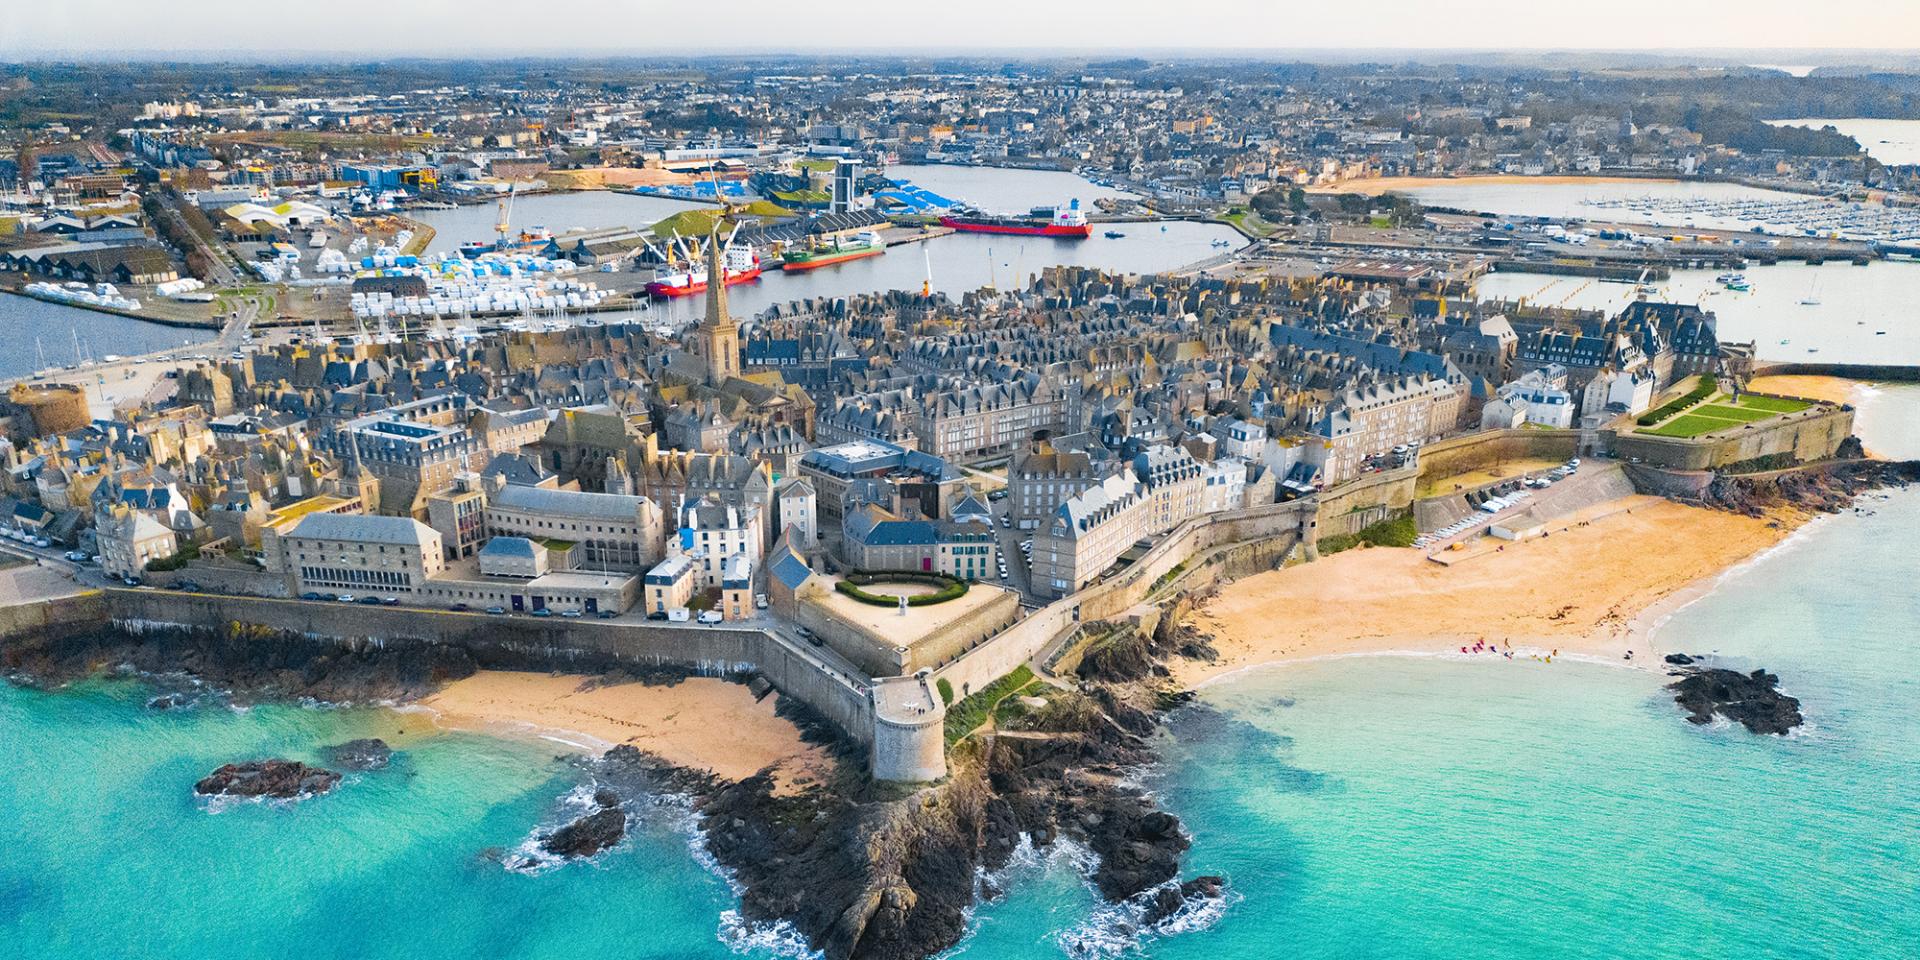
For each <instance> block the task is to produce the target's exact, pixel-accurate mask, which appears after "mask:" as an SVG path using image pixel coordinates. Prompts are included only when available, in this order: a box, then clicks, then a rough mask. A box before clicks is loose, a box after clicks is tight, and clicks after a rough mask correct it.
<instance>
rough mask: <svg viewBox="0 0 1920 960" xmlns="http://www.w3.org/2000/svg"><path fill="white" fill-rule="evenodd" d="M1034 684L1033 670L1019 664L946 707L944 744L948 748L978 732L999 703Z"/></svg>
mask: <svg viewBox="0 0 1920 960" xmlns="http://www.w3.org/2000/svg"><path fill="white" fill-rule="evenodd" d="M1036 682H1037V681H1035V679H1034V676H1033V671H1032V670H1029V669H1027V665H1026V664H1024V663H1023V664H1021V665H1019V666H1018V667H1015V668H1014V669H1013V672H1012V673H1009V674H1007V675H1006V676H1004V677H1001V678H1000V679H998V680H995V681H994V682H992V683H990V684H987V686H986V687H985V689H981V690H976V691H974V692H973V695H972V696H969V697H967V698H966V699H965V700H962V701H960V702H959V703H957V704H954V705H953V706H951V707H949V708H947V724H946V726H947V729H946V734H947V745H948V746H952V745H953V744H955V743H958V742H959V741H960V739H961V738H962V737H965V736H966V735H967V734H969V733H972V732H973V731H975V730H977V729H979V728H980V725H981V724H983V723H986V722H987V717H988V716H989V715H990V714H992V713H993V710H994V708H995V707H998V706H999V705H1000V701H1002V700H1005V699H1006V698H1008V697H1010V696H1013V695H1014V694H1015V693H1018V692H1019V691H1021V690H1022V689H1025V688H1026V687H1027V686H1028V685H1029V684H1033V683H1036ZM943 695H944V691H943Z"/></svg>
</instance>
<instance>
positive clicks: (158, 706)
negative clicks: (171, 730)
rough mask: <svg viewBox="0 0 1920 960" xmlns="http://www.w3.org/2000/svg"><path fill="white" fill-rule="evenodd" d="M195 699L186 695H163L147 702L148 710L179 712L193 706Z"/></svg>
mask: <svg viewBox="0 0 1920 960" xmlns="http://www.w3.org/2000/svg"><path fill="white" fill-rule="evenodd" d="M192 703H193V698H192V697H189V696H187V695H186V694H184V693H163V694H161V695H159V696H157V697H154V698H153V699H151V700H148V701H147V709H148V710H178V709H180V708H181V707H185V706H191V705H192Z"/></svg>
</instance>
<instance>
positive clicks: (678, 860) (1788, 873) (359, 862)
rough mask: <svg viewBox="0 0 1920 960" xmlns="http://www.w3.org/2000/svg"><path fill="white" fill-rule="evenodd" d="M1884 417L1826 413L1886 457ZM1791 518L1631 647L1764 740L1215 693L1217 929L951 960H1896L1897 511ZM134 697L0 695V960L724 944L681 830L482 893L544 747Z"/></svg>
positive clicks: (1902, 789)
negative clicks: (1671, 660) (1221, 893)
mask: <svg viewBox="0 0 1920 960" xmlns="http://www.w3.org/2000/svg"><path fill="white" fill-rule="evenodd" d="M1917 412H1920V392H1916V388H1912V387H1905V386H1888V387H1884V388H1881V390H1880V392H1878V393H1876V394H1873V395H1871V396H1870V397H1869V398H1868V399H1867V400H1866V401H1865V402H1864V403H1863V404H1862V412H1861V417H1860V429H1861V432H1862V433H1863V435H1865V436H1866V438H1867V442H1868V445H1869V446H1870V447H1871V448H1873V449H1875V450H1878V451H1881V452H1883V453H1885V454H1888V455H1891V456H1899V457H1913V456H1920V432H1916V431H1915V429H1914V428H1913V424H1914V423H1916V422H1920V415H1916V413H1917ZM1862 506H1863V508H1864V510H1865V511H1868V512H1862V513H1848V514H1842V515H1838V516H1833V517H1826V518H1822V519H1820V520H1818V521H1816V522H1814V523H1813V524H1811V525H1809V526H1808V527H1806V528H1803V529H1802V530H1801V531H1799V532H1798V533H1796V534H1795V535H1794V536H1793V537H1792V538H1790V539H1789V540H1788V541H1786V542H1785V543H1784V544H1783V545H1782V546H1780V547H1778V548H1776V549H1775V550H1774V551H1772V552H1770V553H1769V554H1767V555H1765V556H1763V557H1760V558H1758V559H1756V560H1755V561H1753V562H1751V563H1749V564H1747V565H1745V566H1743V567H1741V568H1738V569H1736V570H1734V571H1732V572H1730V573H1729V574H1728V575H1726V576H1725V577H1724V578H1723V579H1722V581H1721V582H1720V583H1719V584H1718V585H1717V586H1716V588H1715V589H1714V590H1713V591H1711V592H1709V593H1708V594H1707V595H1706V596H1704V597H1703V598H1702V599H1700V600H1698V601H1696V602H1695V603H1693V604H1691V605H1690V606H1687V607H1685V608H1683V609H1681V610H1679V611H1677V612H1676V613H1675V614H1674V615H1673V617H1672V618H1671V619H1670V620H1669V621H1668V622H1667V623H1665V624H1664V625H1662V626H1661V627H1660V628H1659V632H1658V633H1657V634H1656V642H1657V643H1658V644H1659V645H1660V646H1662V647H1663V648H1666V649H1674V648H1680V649H1684V650H1686V651H1689V652H1701V653H1709V654H1713V655H1716V656H1717V657H1718V659H1719V660H1720V661H1721V662H1722V663H1724V664H1725V665H1728V666H1735V667H1740V668H1743V669H1744V668H1750V667H1754V666H1764V667H1766V668H1767V669H1770V670H1772V671H1774V672H1776V673H1778V674H1779V675H1780V676H1781V677H1782V678H1783V685H1784V686H1785V687H1786V688H1787V689H1788V691H1789V692H1791V693H1793V694H1794V695H1796V696H1798V697H1800V698H1801V700H1802V708H1803V710H1804V711H1805V713H1806V715H1807V717H1808V723H1807V725H1806V726H1805V727H1804V728H1803V729H1802V731H1800V732H1798V733H1796V734H1795V735H1793V736H1790V737H1786V738H1772V737H1757V736H1753V735H1750V734H1748V733H1747V732H1746V731H1744V730H1742V729H1737V728H1732V727H1727V726H1720V725H1716V726H1712V727H1706V728H1699V727H1693V726H1691V725H1689V724H1687V723H1685V722H1684V721H1683V720H1682V719H1681V715H1680V712H1679V710H1678V708H1677V707H1675V706H1674V705H1673V704H1672V703H1670V702H1669V701H1668V699H1667V696H1666V695H1665V694H1664V693H1663V692H1662V691H1661V689H1660V685H1661V683H1662V681H1663V678H1662V677H1661V676H1659V675H1658V674H1655V673H1652V672H1647V671H1642V670H1635V669H1628V668H1625V667H1622V666H1618V665H1612V664H1597V663H1581V662H1577V661H1568V660H1563V661H1558V662H1556V663H1554V664H1552V665H1546V664H1540V663H1535V662H1531V661H1516V662H1509V661H1505V660H1493V659H1491V658H1488V659H1472V660H1466V659H1457V658H1447V657H1421V658H1410V657H1361V658H1351V659H1342V660H1328V661H1321V662H1315V663H1306V664H1294V665H1287V666H1280V667H1271V668H1263V669H1258V670H1253V671H1248V672H1244V673H1241V674H1238V675H1235V676H1232V677H1229V678H1226V679H1225V680H1223V681H1222V682H1219V683H1216V684H1213V685H1211V686H1209V687H1207V688H1206V689H1205V690H1204V691H1203V695H1202V697H1201V698H1200V700H1201V702H1200V706H1199V707H1197V708H1195V709H1191V710H1187V711H1183V712H1181V713H1179V714H1176V716H1175V718H1174V720H1173V722H1172V724H1171V725H1170V731H1169V733H1168V734H1167V735H1166V737H1165V740H1164V743H1163V748H1164V756H1165V762H1164V763H1162V764H1160V765H1159V766H1158V767H1157V768H1156V769H1154V770H1151V771H1147V772H1144V773H1143V774H1142V776H1143V777H1144V778H1145V780H1146V781H1147V782H1148V784H1149V785H1150V786H1151V787H1152V788H1153V789H1155V790H1156V791H1157V792H1158V793H1159V794H1160V795H1161V797H1162V798H1163V800H1164V801H1165V803H1166V804H1167V806H1168V807H1169V808H1171V809H1172V810H1174V811H1176V812H1178V813H1179V814H1180V815H1181V817H1182V818H1183V819H1184V820H1185V821H1186V823H1187V825H1188V827H1189V829H1191V830H1192V832H1193V834H1194V846H1193V850H1192V852H1191V853H1190V855H1189V857H1188V863H1187V871H1186V872H1187V874H1188V875H1193V874H1198V873H1220V874H1224V875H1226V876H1227V877H1228V878H1229V880H1230V883H1231V887H1230V889H1231V894H1230V896H1229V897H1228V899H1227V900H1226V902H1225V903H1224V904H1223V905H1222V907H1221V908H1220V909H1216V910H1211V911H1208V912H1203V913H1198V914H1195V915H1192V916H1186V917H1182V918H1179V919H1180V922H1179V923H1178V924H1176V927H1175V929H1172V930H1167V931H1162V932H1156V933H1150V934H1148V935H1146V936H1144V937H1137V938H1136V937H1134V936H1131V935H1127V934H1116V933H1115V930H1116V928H1117V924H1118V923H1120V922H1123V921H1125V920H1126V917H1125V916H1124V914H1123V913H1122V912H1120V911H1116V910H1114V909H1112V908H1108V907H1103V906H1101V905H1100V904H1098V903H1097V901H1096V898H1095V897H1094V896H1093V895H1092V893H1091V892H1090V891H1089V889H1088V887H1087V886H1086V884H1085V883H1084V882H1083V881H1082V879H1081V873H1082V870H1083V868H1084V866H1085V863H1084V859H1083V857H1082V856H1081V855H1079V853H1078V852H1077V851H1074V850H1071V849H1056V850H1053V851H1049V852H1043V853H1036V854H1032V855H1030V856H1025V857H1023V858H1021V860H1020V861H1019V863H1018V864H1017V865H1016V866H1014V867H1012V868H1010V869H1009V870H1008V871H1007V875H1006V876H1005V877H1003V878H1001V883H1002V885H1003V886H1004V887H1006V889H1007V890H1008V893H1007V895H1006V896H1005V897H1004V898H1002V899H1000V900H998V901H996V902H993V903H990V904H987V905H984V906H982V907H980V908H979V909H978V911H977V912H976V915H975V916H974V918H973V924H972V928H973V930H972V933H971V934H970V936H969V938H968V939H967V940H966V941H965V942H964V943H963V944H961V946H960V947H958V948H957V949H956V950H954V951H953V956H955V957H959V958H966V960H1028V958H1035V960H1037V958H1057V957H1068V956H1089V955H1114V954H1124V955H1139V956H1147V957H1153V958H1160V960H1240V958H1248V960H1253V958H1266V957H1273V956H1290V957H1305V958H1311V957H1327V958H1335V957H1338V958H1364V957H1381V958H1388V957H1391V958H1420V957H1434V958H1441V957H1448V958H1452V957H1492V958H1536V957H1556V958H1558V957H1591V958H1616V957H1618V958H1629V957H1631V958H1643V957H1656V958H1664V957H1673V958H1721V957H1745V956H1753V957H1769V958H1771V957H1789V958H1803V957H1804V958H1848V960H1853V958H1869V960H1870V958H1882V957H1884V958H1911V957H1916V956H1920V736H1916V734H1920V723H1917V722H1916V720H1915V712H1914V711H1915V706H1916V704H1920V671H1916V670H1915V669H1914V663H1915V660H1916V653H1917V652H1920V591H1916V590H1915V589H1914V577H1915V573H1916V571H1917V570H1920V566H1917V565H1916V561H1915V559H1914V554H1913V548H1912V545H1913V543H1914V542H1916V540H1920V489H1913V490H1908V491H1903V492H1897V493H1891V494H1888V495H1886V496H1885V497H1884V498H1868V499H1866V500H1863V501H1862ZM147 694H148V691H147V690H146V689H145V688H144V687H142V686H140V685H138V684H134V683H129V682H101V683H94V684H88V685H85V686H82V687H78V688H75V689H69V690H65V691H61V692H57V693H46V692H39V691H31V690H22V689H18V688H14V687H10V686H6V685H4V684H0V756H3V757H4V765H0V957H4V958H7V960H13V958H19V960H41V958H49V960H50V958H62V960H65V958H76V957H95V956H99V957H131V956H139V957H146V958H188V957H193V958H199V957H236V958H251V957H262V958H267V957H284V956H293V955H298V956H302V957H312V958H332V957H339V958H387V957H392V958H401V957H405V958H421V960H437V958H449V960H491V958H530V960H542V958H563V957H593V958H606V957H638V958H661V960H669V958H670V960H709V958H711V960H718V958H724V957H732V956H736V955H738V954H741V953H745V954H747V955H750V956H773V955H776V954H779V953H788V954H791V953H793V952H794V951H792V950H791V949H790V948H788V947H787V946H786V945H785V942H784V941H783V940H782V938H781V937H780V936H779V931H777V930H774V931H768V930H757V931H756V930H741V929H739V928H737V926H735V925H734V924H732V923H730V922H729V919H728V917H727V912H728V911H729V910H730V909H731V908H732V907H733V906H734V904H735V898H734V895H733V894H732V892H731V891H730V889H729V888H728V886H727V884H726V881H725V880H724V879H723V878H722V877H721V876H719V875H718V874H717V873H716V872H714V871H713V870H712V869H711V868H710V866H709V865H708V863H707V862H705V861H704V860H703V858H702V857H701V856H699V855H698V850H697V844H695V843H694V842H692V841H693V835H692V834H691V832H690V830H689V828H688V826H687V818H686V816H685V812H684V810H682V809H681V808H679V807H677V806H675V805H673V804H671V803H663V804H661V805H658V806H653V807H642V808H640V816H639V817H638V818H637V823H636V827H635V829H634V831H633V833H632V834H631V835H630V837H629V839H628V840H626V841H625V842H624V843H623V844H622V845H621V846H620V847H618V848H616V849H615V850H613V851H611V852H610V853H608V854H607V855H605V856H603V857H601V858H599V859H598V860H596V861H594V862H591V863H580V864H571V865H566V866H559V867H554V868H550V869H544V870H539V871H535V872H531V873H528V872H515V871H511V870H508V869H506V868H505V867H503V866H502V865H501V864H500V863H499V862H498V861H497V860H495V859H488V858H485V857H482V856H481V853H482V851H485V850H488V849H490V848H492V849H496V850H501V851H508V852H511V851H513V850H514V849H515V848H518V847H522V846H523V845H524V844H526V843H527V841H528V839H529V837H531V836H532V835H533V834H534V832H535V831H536V830H537V829H539V828H541V827H547V828H550V827H552V826H553V825H555V824H557V823H558V822H561V821H562V820H563V819H565V818H566V816H567V812H568V810H569V809H570V808H569V807H568V806H567V801H566V798H567V797H569V796H570V795H576V794H575V791H576V789H577V787H578V785H579V784H580V783H581V779H582V775H581V772H580V770H579V768H578V767H577V766H576V765H575V764H573V763H572V762H569V761H566V760H562V759H560V758H558V757H556V756H555V753H556V752H557V749H558V748H557V747H552V746H548V745H544V744H541V743H538V742H516V741H506V740H497V739H492V738H487V737H480V736H468V735H452V734H448V735H437V736H418V735H417V734H416V733H413V732H408V731H417V730H418V729H419V728H420V726H421V723H420V721H419V719H418V718H412V717H407V716H403V715H400V714H395V713H393V712H390V711H385V710H373V709H367V710H318V709H306V708H301V707H294V706H270V707H257V708H254V709H251V710H246V711H235V710H232V709H229V708H227V707H224V706H219V705H211V706H202V707H198V708H195V709H192V710H186V711H171V712H154V711H149V710H147V709H145V708H144V707H143V702H144V700H145V698H146V696H147ZM365 736H382V737H386V738H388V739H390V740H392V741H393V742H395V744H396V746H398V747H399V751H400V752H399V753H398V754H397V755H396V758H395V761H394V765H393V766H392V767H391V768H390V769H387V770H382V771H373V772H366V773H355V774H350V775H349V776H348V779H347V780H346V781H345V782H344V783H343V785H342V786H341V787H340V788H339V789H337V790H335V791H334V792H333V793H331V794H328V795H326V796H322V797H318V798H314V799H310V800H307V801H304V802H301V803H298V804H292V805H273V804H249V803H242V804H236V805H231V806H228V807H225V808H223V809H215V808H212V807H210V806H208V805H207V804H205V803H203V802H201V801H196V800H195V799H194V798H193V797H192V796H191V792H190V791H191V788H192V785H193V783H194V782H195V781H196V780H197V779H199V778H200V777H201V776H203V775H205V774H206V773H207V772H208V771H210V770H212V769H213V768H215V767H217V766H219V765H220V764H222V763H225V762H228V761H231V760H235V759H242V758H247V757H258V756H288V757H293V758H296V759H304V760H309V761H317V760H318V759H319V757H320V750H321V748H322V747H324V746H325V745H328V744H332V743H338V742H341V741H344V740H348V739H352V738H355V737H365Z"/></svg>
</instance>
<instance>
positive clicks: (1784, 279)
mask: <svg viewBox="0 0 1920 960" xmlns="http://www.w3.org/2000/svg"><path fill="white" fill-rule="evenodd" d="M1744 272H1745V274H1746V276H1747V279H1748V280H1749V281H1750V282H1751V285H1752V289H1751V290H1749V291H1746V292H1736V291H1732V290H1728V289H1726V288H1725V286H1724V285H1723V284H1720V283H1717V282H1715V280H1714V278H1715V277H1717V276H1719V274H1720V273H1721V271H1715V270H1676V271H1674V273H1673V276H1672V277H1671V278H1670V279H1668V280H1666V281H1664V282H1661V283H1659V284H1658V285H1657V286H1656V287H1655V289H1654V291H1653V292H1652V294H1651V298H1652V299H1655V300H1661V301H1666V302H1670V303H1692V304H1697V305H1699V307H1700V308H1701V309H1702V310H1706V311H1709V312H1711V313H1713V314H1714V316H1715V317H1716V318H1717V319H1718V321H1719V332H1720V338H1721V339H1722V340H1733V341H1739V342H1745V341H1752V342H1753V343H1754V349H1755V350H1756V351H1757V353H1758V356H1759V357H1760V358H1761V359H1763V360H1791V361H1800V362H1805V363H1920V303H1917V302H1916V300H1915V297H1914V291H1915V290H1916V289H1920V264H1916V263H1907V262H1903V261H1897V260H1875V261H1873V262H1871V263H1869V264H1867V265H1866V266H1864V267H1857V266H1854V265H1853V264H1851V263H1845V262H1837V263H1825V264H1821V265H1820V266H1817V267H1815V266H1808V265H1806V264H1803V263H1782V264H1778V265H1775V266H1771V267H1759V266H1756V267H1749V268H1748V269H1747V270H1745V271H1744ZM1476 292H1477V294H1478V295H1479V296H1480V297H1481V298H1483V299H1493V300H1517V299H1522V298H1524V299H1525V300H1527V302H1529V303H1534V304H1540V305H1546V306H1559V307H1577V308H1581V309H1588V310H1604V311H1606V312H1607V313H1609V314H1614V313H1618V312H1619V311H1620V310H1622V309H1623V308H1625V307H1626V305H1627V304H1628V303H1630V302H1632V300H1633V299H1634V287H1633V285H1632V284H1629V283H1606V282H1603V281H1600V280H1594V279H1591V278H1588V277H1559V276H1544V275H1541V274H1533V273H1494V274H1488V275H1487V276H1485V277H1482V278H1481V279H1480V281H1479V283H1478V285H1477V287H1476ZM1805 300H1817V301H1819V302H1818V303H1804V302H1802V301H1805Z"/></svg>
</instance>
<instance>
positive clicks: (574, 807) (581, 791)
mask: <svg viewBox="0 0 1920 960" xmlns="http://www.w3.org/2000/svg"><path fill="white" fill-rule="evenodd" d="M598 791H599V785H598V784H596V783H594V782H592V781H587V782H584V783H580V784H578V785H576V786H575V787H574V788H573V789H572V790H568V791H567V792H566V793H564V794H562V795H561V796H560V799H559V801H558V803H557V804H556V807H555V809H556V811H557V813H558V815H557V816H555V817H552V818H549V820H548V821H546V822H543V823H541V824H540V825H539V826H536V827H534V828H533V830H532V831H531V832H530V833H528V834H527V836H526V837H525V838H524V839H522V840H521V841H520V842H519V844H517V845H515V846H514V848H513V849H512V850H509V851H507V853H506V854H505V855H503V856H502V857H501V858H500V865H501V866H503V867H506V868H507V869H508V870H512V871H513V872H515V873H525V874H540V873H545V872H547V871H549V870H552V869H554V868H556V867H559V866H562V865H564V864H565V863H566V862H567V859H566V858H565V857H561V856H556V855H554V854H552V853H549V852H547V850H546V849H545V848H544V847H542V846H541V843H542V842H543V841H545V840H546V839H547V837H548V836H549V835H550V834H552V833H553V832H554V831H555V830H558V829H559V828H560V827H562V826H564V825H566V824H568V823H571V822H573V821H574V820H577V819H579V818H580V817H582V816H584V815H586V814H588V813H591V812H592V811H594V810H595V809H598V807H599V802H598V801H596V800H595V799H594V794H595V793H597V792H598ZM627 820H628V826H629V827H631V826H632V820H633V818H632V816H631V815H629V816H628V817H627ZM632 839H633V832H632V830H631V829H629V830H628V831H627V834H626V836H623V837H621V838H620V842H619V843H616V844H614V845H613V846H611V847H608V848H607V849H605V850H602V851H600V853H599V854H596V855H595V856H593V857H589V858H587V859H588V860H598V859H599V858H600V857H601V856H604V855H606V854H608V853H612V852H614V851H616V850H623V849H626V848H627V847H628V846H629V845H630V844H631V843H632Z"/></svg>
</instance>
